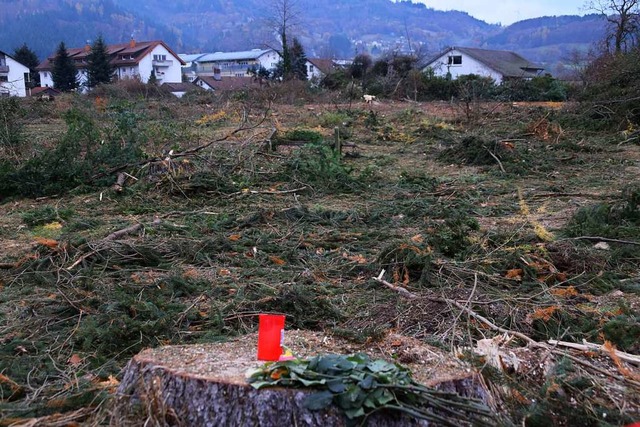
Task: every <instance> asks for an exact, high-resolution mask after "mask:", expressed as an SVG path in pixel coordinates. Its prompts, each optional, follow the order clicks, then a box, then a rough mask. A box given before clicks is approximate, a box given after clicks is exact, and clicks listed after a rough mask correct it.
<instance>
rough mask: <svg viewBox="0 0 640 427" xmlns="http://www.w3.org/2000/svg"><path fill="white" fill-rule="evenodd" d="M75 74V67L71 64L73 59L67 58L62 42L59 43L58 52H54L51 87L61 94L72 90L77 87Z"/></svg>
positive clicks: (65, 48)
mask: <svg viewBox="0 0 640 427" xmlns="http://www.w3.org/2000/svg"><path fill="white" fill-rule="evenodd" d="M76 73H77V70H76V66H75V64H74V63H73V59H72V58H71V57H70V56H69V52H68V51H67V47H66V46H65V45H64V42H60V44H59V45H58V50H57V51H56V57H55V59H54V60H53V70H51V76H52V77H53V86H54V87H55V88H56V89H58V90H61V91H63V92H68V91H71V90H74V89H75V88H77V87H78V81H77V79H76Z"/></svg>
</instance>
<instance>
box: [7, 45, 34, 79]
mask: <svg viewBox="0 0 640 427" xmlns="http://www.w3.org/2000/svg"><path fill="white" fill-rule="evenodd" d="M13 59H15V60H16V61H18V62H19V63H21V64H22V65H24V66H26V67H29V77H30V80H31V81H30V82H29V84H28V87H32V88H33V87H37V86H40V74H39V73H38V72H37V71H36V68H37V67H38V65H39V64H40V61H39V60H38V56H37V55H36V53H35V52H34V51H32V50H31V49H29V46H27V44H26V43H24V44H23V45H22V46H21V47H19V48H16V49H14V51H13Z"/></svg>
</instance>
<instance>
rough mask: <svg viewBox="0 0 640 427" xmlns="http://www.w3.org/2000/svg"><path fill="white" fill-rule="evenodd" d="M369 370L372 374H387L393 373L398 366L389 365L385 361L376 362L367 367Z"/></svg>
mask: <svg viewBox="0 0 640 427" xmlns="http://www.w3.org/2000/svg"><path fill="white" fill-rule="evenodd" d="M367 368H368V369H369V370H370V371H371V372H375V373H378V372H386V371H392V370H394V369H396V365H394V364H393V363H389V362H387V361H385V360H375V361H373V362H371V363H369V364H368V365H367Z"/></svg>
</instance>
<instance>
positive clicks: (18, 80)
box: [0, 56, 29, 97]
mask: <svg viewBox="0 0 640 427" xmlns="http://www.w3.org/2000/svg"><path fill="white" fill-rule="evenodd" d="M5 58H6V63H7V66H8V67H9V73H8V74H7V81H6V82H0V94H6V93H8V94H9V96H19V97H25V96H27V88H26V82H25V79H24V76H25V73H29V68H28V67H25V66H24V65H22V64H21V63H19V62H18V61H16V60H15V59H13V58H11V57H9V56H6V57H5Z"/></svg>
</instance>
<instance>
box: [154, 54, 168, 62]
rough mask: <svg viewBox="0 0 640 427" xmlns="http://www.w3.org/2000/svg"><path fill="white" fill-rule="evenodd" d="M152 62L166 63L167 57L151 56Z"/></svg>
mask: <svg viewBox="0 0 640 427" xmlns="http://www.w3.org/2000/svg"><path fill="white" fill-rule="evenodd" d="M153 60H154V61H166V60H167V55H153Z"/></svg>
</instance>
